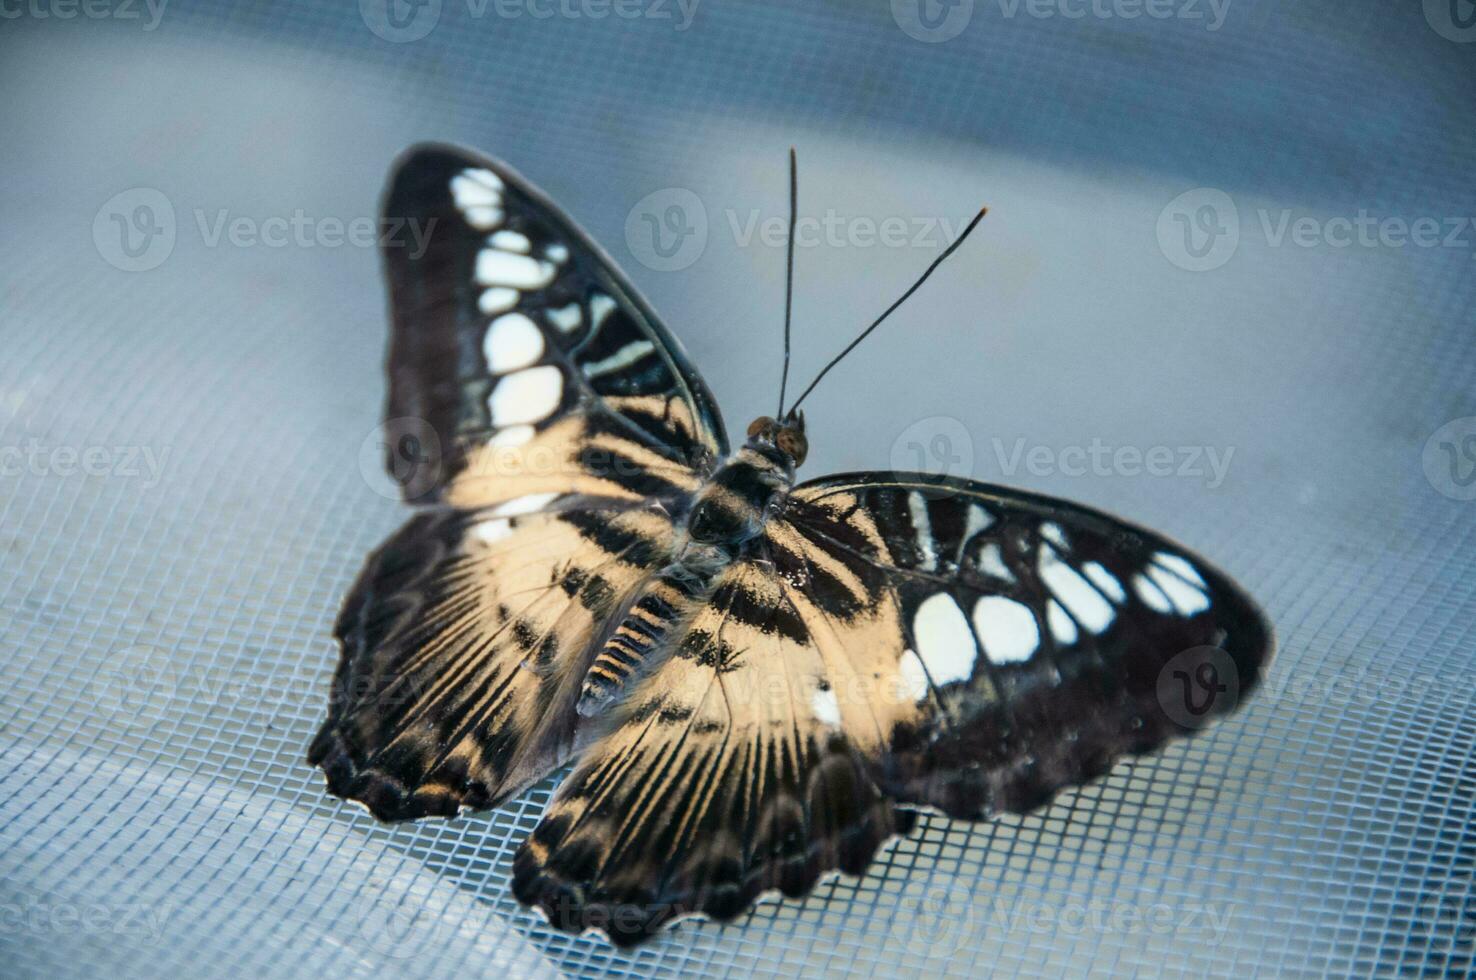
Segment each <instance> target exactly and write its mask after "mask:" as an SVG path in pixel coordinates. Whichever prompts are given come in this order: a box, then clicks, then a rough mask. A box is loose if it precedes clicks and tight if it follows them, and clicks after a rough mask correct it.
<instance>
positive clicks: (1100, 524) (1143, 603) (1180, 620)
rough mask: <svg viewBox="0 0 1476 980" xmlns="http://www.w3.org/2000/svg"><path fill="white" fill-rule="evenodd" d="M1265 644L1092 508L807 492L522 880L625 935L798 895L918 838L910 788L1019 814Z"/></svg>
mask: <svg viewBox="0 0 1476 980" xmlns="http://www.w3.org/2000/svg"><path fill="white" fill-rule="evenodd" d="M1270 643H1271V641H1270V632H1269V628H1268V627H1267V625H1266V623H1265V622H1264V620H1263V619H1262V618H1261V616H1260V614H1259V613H1258V612H1257V611H1256V609H1255V607H1254V605H1253V604H1252V603H1251V602H1250V600H1249V599H1247V598H1246V597H1245V596H1244V595H1243V594H1242V593H1241V592H1240V591H1239V590H1238V589H1237V588H1236V587H1235V586H1234V585H1233V584H1231V583H1230V582H1229V581H1228V580H1227V579H1226V578H1225V577H1224V576H1223V575H1221V574H1220V573H1218V572H1216V571H1214V570H1213V569H1211V568H1209V567H1208V566H1207V565H1206V564H1204V563H1203V562H1202V561H1200V560H1199V559H1197V558H1194V557H1193V556H1190V555H1189V554H1187V553H1186V552H1185V551H1184V550H1183V549H1182V548H1179V547H1178V546H1176V545H1173V544H1170V543H1169V542H1167V541H1165V540H1164V539H1162V538H1161V537H1158V536H1156V535H1153V534H1151V533H1149V532H1146V531H1142V530H1140V529H1137V528H1133V527H1130V526H1128V525H1126V524H1123V523H1122V522H1119V521H1117V520H1115V519H1113V518H1110V517H1107V516H1105V515H1102V514H1098V513H1096V512H1093V511H1090V510H1087V509H1085V508H1081V507H1077V506H1074V505H1071V504H1067V503H1064V502H1061V501H1056V500H1051V499H1048V498H1044V497H1035V496H1031V495H1027V494H1021V493H1014V492H1010V491H1004V490H1000V489H997V488H991V487H986V486H983V485H980V484H974V483H965V482H960V481H940V480H936V479H930V478H927V477H921V476H919V477H916V478H912V477H896V476H892V475H888V476H885V477H883V476H879V475H876V476H870V475H860V476H856V477H838V478H833V479H828V480H822V481H818V482H814V483H810V484H806V485H804V486H801V487H799V488H797V489H796V490H795V491H794V493H793V494H792V496H791V498H790V501H789V502H788V505H787V507H786V509H785V511H784V512H783V514H782V515H781V516H780V517H777V518H776V519H775V520H773V521H772V522H771V524H770V525H769V527H768V529H767V532H766V537H765V547H764V548H763V549H761V551H760V553H759V554H758V555H757V556H756V557H755V558H753V559H751V560H749V561H744V562H740V563H738V564H736V565H735V566H733V567H732V568H730V569H729V570H728V571H727V572H726V573H725V575H724V576H723V578H722V579H721V580H720V582H719V583H718V585H717V587H716V590H715V591H714V593H713V597H712V601H711V603H710V604H709V605H708V607H706V608H705V609H704V610H703V611H702V612H701V613H699V614H698V615H697V617H696V618H695V619H694V621H693V622H692V624H691V627H690V629H689V630H688V632H687V634H686V635H685V637H684V638H683V640H682V641H681V642H680V644H679V645H678V646H677V647H676V648H675V649H674V650H673V654H672V656H671V658H670V659H669V660H668V661H667V662H666V663H664V664H663V665H662V666H661V667H660V668H659V669H658V670H657V671H656V672H654V673H653V674H652V675H651V676H650V677H649V678H648V679H647V680H646V681H645V682H644V683H643V684H641V685H640V686H638V687H637V689H636V690H635V691H634V692H632V694H631V697H630V699H629V701H628V702H627V703H626V704H625V705H624V706H622V710H621V713H620V715H619V717H618V719H617V724H616V725H615V727H613V728H612V729H611V730H610V731H609V732H608V733H607V734H605V735H604V736H603V737H602V738H601V739H600V740H599V741H597V742H596V743H595V744H593V745H592V746H591V747H590V748H589V749H588V750H587V751H586V752H585V754H584V755H583V756H582V757H581V760H580V762H579V764H578V766H577V767H576V768H575V770H574V771H573V773H572V774H571V775H570V776H569V778H568V779H567V780H566V781H565V783H564V784H563V785H562V786H561V787H560V789H559V791H558V794H557V795H556V797H555V799H554V801H553V803H552V804H551V806H550V808H549V811H548V813H547V815H546V816H545V818H544V820H543V822H542V823H541V824H540V825H539V827H538V828H537V829H536V830H535V831H534V833H533V834H532V836H531V837H530V839H529V840H528V842H526V843H525V844H524V846H523V848H522V849H521V850H520V851H519V854H518V857H517V860H516V862H515V864H514V879H513V889H514V893H515V894H516V895H517V897H518V898H519V899H520V900H521V901H523V902H525V903H528V904H534V905H537V906H538V907H540V908H541V909H543V911H544V912H545V914H546V915H548V917H549V918H550V920H551V921H552V922H554V923H555V924H556V925H559V926H561V927H563V928H566V929H571V930H575V931H578V930H582V929H586V928H590V927H596V928H600V929H603V930H604V931H605V932H606V933H607V934H609V935H610V936H611V938H612V939H614V940H615V941H616V942H621V943H629V942H636V941H639V940H641V939H643V938H645V937H647V936H649V935H651V934H652V933H653V932H654V931H655V930H656V929H657V928H659V927H660V926H661V925H662V924H663V923H665V922H668V921H670V920H672V919H674V918H677V917H679V916H682V915H684V914H687V913H693V912H700V913H705V914H707V915H710V916H712V917H715V918H719V919H723V918H730V917H732V916H734V915H736V914H738V913H739V912H741V911H743V910H744V909H746V908H747V907H748V906H749V905H750V904H751V903H752V902H753V901H755V900H756V898H757V897H758V896H759V895H761V894H762V893H763V892H764V891H766V890H769V889H775V888H777V889H779V890H780V891H782V892H783V893H785V894H788V895H800V894H803V893H804V892H806V891H808V890H809V888H810V887H812V886H813V884H814V883H815V882H816V881H817V880H818V878H819V876H820V875H821V874H822V873H824V872H826V871H829V870H842V871H847V872H850V873H859V872H860V871H861V870H862V869H864V868H865V866H866V865H867V864H868V863H869V861H870V860H871V858H872V856H873V854H874V853H875V851H876V849H877V847H878V846H879V845H880V844H881V842H882V841H883V840H885V839H886V838H887V837H888V836H889V835H891V834H894V833H902V832H905V831H906V829H907V828H908V827H909V826H910V825H911V819H912V817H911V813H910V812H909V811H908V810H907V809H902V808H899V807H898V806H897V804H910V805H913V806H918V805H928V806H935V807H938V808H940V809H942V810H943V811H945V812H946V813H948V814H949V815H951V816H955V817H964V818H980V817H984V816H988V815H990V814H993V813H997V812H1000V811H1003V810H1009V811H1025V810H1029V809H1031V808H1033V807H1035V806H1037V805H1039V804H1041V803H1043V802H1044V801H1045V800H1047V799H1048V798H1049V797H1050V795H1051V794H1052V793H1054V792H1055V791H1057V790H1059V789H1061V788H1062V787H1065V786H1071V785H1075V784H1078V783H1081V782H1084V781H1086V780H1088V779H1090V778H1092V777H1094V776H1096V775H1099V774H1101V773H1102V772H1104V771H1105V770H1106V769H1107V768H1108V767H1109V766H1110V765H1111V763H1112V761H1113V760H1114V759H1115V758H1117V757H1118V756H1120V755H1122V754H1125V753H1137V752H1144V751H1147V750H1149V749H1152V748H1154V747H1155V746H1157V745H1160V744H1162V742H1163V741H1164V740H1165V739H1167V738H1168V737H1170V736H1172V735H1174V734H1176V733H1184V732H1187V731H1189V730H1191V728H1192V727H1193V724H1192V723H1186V721H1185V719H1184V716H1182V715H1181V713H1180V712H1179V709H1178V708H1177V707H1175V706H1174V703H1173V702H1172V701H1171V700H1169V699H1167V698H1166V697H1165V696H1164V691H1165V690H1168V691H1170V692H1171V691H1172V688H1171V687H1169V688H1165V687H1163V686H1162V678H1163V677H1164V676H1165V672H1166V671H1168V672H1169V676H1172V672H1173V671H1174V669H1175V663H1176V661H1177V663H1178V665H1179V666H1181V667H1182V668H1183V670H1185V671H1186V672H1187V673H1188V675H1189V676H1190V677H1191V678H1194V677H1198V676H1199V675H1198V673H1197V671H1198V670H1199V669H1200V668H1201V666H1203V665H1206V664H1208V665H1210V666H1211V667H1212V668H1214V669H1216V670H1220V671H1222V672H1224V673H1223V675H1222V677H1221V678H1220V681H1219V682H1220V683H1223V684H1224V685H1225V686H1226V687H1227V688H1228V687H1229V686H1231V684H1233V685H1234V686H1236V688H1237V689H1238V694H1242V695H1243V694H1244V693H1246V692H1247V691H1249V689H1250V688H1251V687H1252V686H1253V685H1254V684H1255V682H1256V679H1257V677H1258V675H1259V671H1260V669H1261V666H1262V664H1263V663H1264V661H1265V658H1266V657H1267V656H1268V654H1269V652H1270ZM1233 702H1234V699H1233V698H1226V697H1221V698H1220V699H1218V700H1216V701H1212V702H1210V703H1209V706H1208V707H1207V708H1206V709H1205V715H1206V716H1210V715H1214V714H1218V713H1223V712H1224V711H1226V710H1229V708H1230V707H1231V706H1233ZM1201 706H1202V705H1201Z"/></svg>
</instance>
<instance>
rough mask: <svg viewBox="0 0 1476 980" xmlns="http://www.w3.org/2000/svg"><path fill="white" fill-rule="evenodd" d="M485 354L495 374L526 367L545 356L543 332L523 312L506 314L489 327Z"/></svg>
mask: <svg viewBox="0 0 1476 980" xmlns="http://www.w3.org/2000/svg"><path fill="white" fill-rule="evenodd" d="M482 353H483V354H484V355H485V356H486V358H487V367H488V369H489V370H491V372H492V373H493V374H506V373H507V372H509V371H516V370H517V369H518V368H525V367H527V366H528V365H530V364H534V363H536V362H537V361H538V359H539V358H540V357H542V356H543V331H541V330H539V329H538V327H537V326H536V325H535V324H534V323H533V321H532V320H530V319H528V318H527V317H526V316H524V315H523V314H521V313H504V314H503V315H502V316H500V317H498V318H497V319H495V320H493V321H492V325H491V326H490V327H488V328H487V335H486V337H484V338H483V339H482Z"/></svg>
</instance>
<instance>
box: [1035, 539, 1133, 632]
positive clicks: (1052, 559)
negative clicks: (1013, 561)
mask: <svg viewBox="0 0 1476 980" xmlns="http://www.w3.org/2000/svg"><path fill="white" fill-rule="evenodd" d="M1039 568H1040V577H1041V580H1042V581H1043V582H1045V584H1046V588H1048V589H1050V590H1051V595H1053V596H1055V597H1056V599H1057V600H1059V601H1060V603H1061V605H1063V606H1065V607H1066V609H1067V610H1069V611H1070V613H1071V615H1072V616H1074V617H1076V621H1077V622H1078V623H1080V624H1081V625H1083V626H1085V627H1086V628H1087V629H1088V630H1090V631H1091V632H1093V633H1100V632H1102V631H1103V630H1104V629H1106V628H1107V627H1108V625H1109V624H1110V623H1111V622H1112V620H1113V619H1114V618H1115V617H1116V616H1117V613H1116V612H1115V611H1114V610H1113V608H1112V605H1111V603H1109V602H1108V601H1107V600H1106V599H1104V598H1102V593H1100V592H1098V591H1097V590H1096V589H1094V588H1092V586H1091V583H1089V582H1088V581H1087V580H1086V579H1084V578H1082V577H1081V575H1079V574H1078V573H1077V571H1076V569H1074V568H1072V567H1071V566H1070V565H1068V564H1066V563H1065V562H1063V561H1061V560H1060V559H1059V558H1057V557H1056V553H1055V552H1054V551H1052V550H1051V549H1050V548H1041V549H1040V563H1039Z"/></svg>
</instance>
